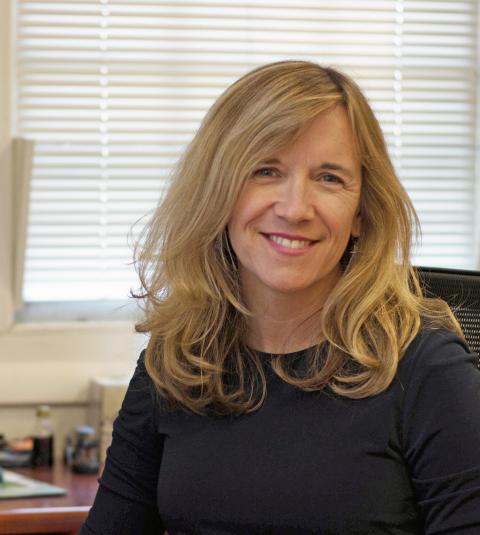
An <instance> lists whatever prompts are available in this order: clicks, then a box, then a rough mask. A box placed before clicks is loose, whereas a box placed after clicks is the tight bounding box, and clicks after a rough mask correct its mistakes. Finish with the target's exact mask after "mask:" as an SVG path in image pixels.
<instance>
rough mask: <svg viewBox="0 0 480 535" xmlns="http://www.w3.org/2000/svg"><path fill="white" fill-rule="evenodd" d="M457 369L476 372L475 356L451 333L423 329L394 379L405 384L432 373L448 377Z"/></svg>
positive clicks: (431, 328) (427, 328) (430, 328)
mask: <svg viewBox="0 0 480 535" xmlns="http://www.w3.org/2000/svg"><path fill="white" fill-rule="evenodd" d="M458 367H461V368H465V369H467V368H470V367H471V368H473V369H477V372H478V355H476V354H475V353H473V352H472V351H471V350H470V349H469V347H468V345H467V343H466V342H465V340H464V339H463V338H461V337H460V336H458V335H457V334H456V333H454V332H453V331H450V330H448V329H445V328H434V327H423V328H422V329H421V330H420V331H419V332H418V334H417V335H416V336H415V338H414V339H413V341H412V342H411V344H410V345H409V347H408V348H407V350H406V352H405V354H404V355H403V358H402V359H401V361H400V363H399V367H398V375H399V377H400V378H403V379H405V380H407V381H408V380H414V379H419V378H421V377H424V376H426V375H430V374H432V373H433V374H435V373H438V374H448V373H450V372H451V370H452V369H453V368H455V369H456V368H458Z"/></svg>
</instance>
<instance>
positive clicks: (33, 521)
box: [0, 465, 99, 535]
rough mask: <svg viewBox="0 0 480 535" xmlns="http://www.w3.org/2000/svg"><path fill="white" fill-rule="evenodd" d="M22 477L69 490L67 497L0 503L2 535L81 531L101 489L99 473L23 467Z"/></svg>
mask: <svg viewBox="0 0 480 535" xmlns="http://www.w3.org/2000/svg"><path fill="white" fill-rule="evenodd" d="M15 471H16V472H18V473H19V474H22V475H24V476H27V477H32V478H34V479H40V480H42V481H45V482H47V483H51V484H52V485H58V486H59V487H64V488H65V489H67V494H66V495H65V496H48V497H44V498H21V499H12V500H10V499H9V500H0V535H7V534H8V535H11V534H40V533H44V534H47V533H49V534H54V533H58V534H60V533H62V534H68V535H74V534H76V533H77V532H78V530H79V529H80V526H81V525H82V523H83V520H84V519H85V517H86V515H87V513H88V510H89V509H90V507H91V505H92V503H93V499H94V498H95V494H96V492H97V488H98V482H97V479H98V477H99V475H98V474H94V475H84V474H75V473H73V472H71V471H70V470H69V469H68V468H66V467H64V466H62V465H57V466H55V467H54V468H53V469H51V468H22V469H18V470H15Z"/></svg>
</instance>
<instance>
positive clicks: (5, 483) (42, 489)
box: [0, 468, 67, 499]
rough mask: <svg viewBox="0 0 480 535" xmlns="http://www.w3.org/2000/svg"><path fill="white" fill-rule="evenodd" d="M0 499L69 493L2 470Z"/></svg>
mask: <svg viewBox="0 0 480 535" xmlns="http://www.w3.org/2000/svg"><path fill="white" fill-rule="evenodd" d="M0 472H1V473H0V499H7V498H32V497H37V496H64V495H65V494H67V491H66V490H65V489H63V488H61V487H56V486H55V485H50V484H49V483H44V482H43V481H38V480H36V479H31V478H30V477H25V476H22V475H20V474H17V473H15V472H12V471H10V470H2V469H1V468H0Z"/></svg>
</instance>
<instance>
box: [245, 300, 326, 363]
mask: <svg viewBox="0 0 480 535" xmlns="http://www.w3.org/2000/svg"><path fill="white" fill-rule="evenodd" d="M266 297H267V298H266ZM268 297H269V298H268ZM247 303H248V308H249V310H250V311H251V312H252V316H251V318H250V320H249V322H248V335H247V344H248V345H249V347H251V348H252V349H256V350H258V351H263V352H265V353H273V354H284V353H293V352H294V351H299V350H301V349H305V348H307V347H311V346H313V345H316V344H318V343H320V342H321V341H322V340H323V336H322V332H321V329H320V320H321V314H322V309H323V303H324V299H322V300H319V299H318V297H316V298H314V299H312V298H311V297H310V299H305V296H299V295H289V294H283V295H282V294H280V295H275V296H262V299H259V298H250V299H249V300H248V301H247Z"/></svg>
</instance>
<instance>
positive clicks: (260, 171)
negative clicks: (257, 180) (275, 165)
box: [253, 167, 276, 176]
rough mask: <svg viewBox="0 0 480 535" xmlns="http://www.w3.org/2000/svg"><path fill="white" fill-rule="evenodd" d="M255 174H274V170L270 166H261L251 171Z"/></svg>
mask: <svg viewBox="0 0 480 535" xmlns="http://www.w3.org/2000/svg"><path fill="white" fill-rule="evenodd" d="M253 174H254V175H255V176H275V174H276V171H275V169H272V168H271V167H261V168H260V169H257V170H256V171H254V173H253Z"/></svg>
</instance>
